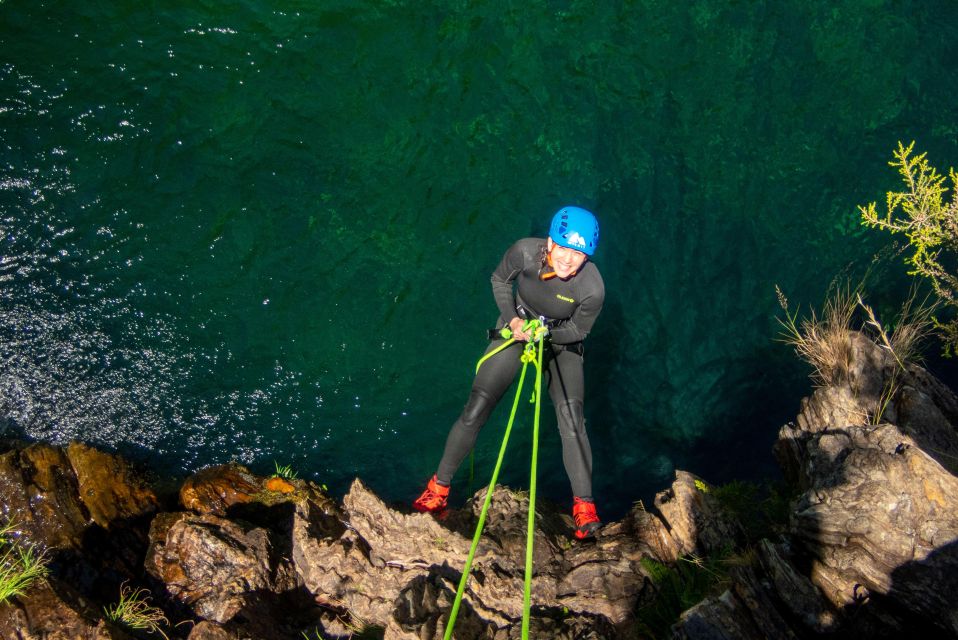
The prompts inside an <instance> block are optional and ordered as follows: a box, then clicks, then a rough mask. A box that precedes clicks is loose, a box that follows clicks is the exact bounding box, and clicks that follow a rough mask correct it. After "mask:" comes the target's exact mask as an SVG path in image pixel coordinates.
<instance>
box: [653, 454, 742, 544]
mask: <svg viewBox="0 0 958 640" xmlns="http://www.w3.org/2000/svg"><path fill="white" fill-rule="evenodd" d="M655 507H656V509H658V510H659V512H660V513H661V514H662V518H663V519H664V520H665V523H666V526H667V527H668V531H669V534H670V536H671V537H672V540H673V541H674V542H675V545H676V553H677V555H678V556H683V555H688V554H696V555H707V554H709V553H712V552H716V551H721V550H722V549H726V548H730V547H733V546H737V545H738V544H739V543H741V542H742V541H743V540H744V534H743V532H742V529H741V526H740V525H739V524H738V523H737V522H735V521H734V520H733V519H731V518H730V517H729V516H728V515H727V513H726V512H725V511H724V510H723V509H722V507H721V505H719V503H718V500H717V499H716V498H715V496H713V495H712V494H711V493H710V492H709V487H708V485H707V484H706V483H705V482H704V481H703V480H702V479H701V478H698V477H696V476H694V475H692V474H691V473H689V472H687V471H680V470H677V471H676V472H675V482H673V483H672V486H671V488H669V489H667V490H665V491H662V492H659V493H658V494H656V496H655Z"/></svg>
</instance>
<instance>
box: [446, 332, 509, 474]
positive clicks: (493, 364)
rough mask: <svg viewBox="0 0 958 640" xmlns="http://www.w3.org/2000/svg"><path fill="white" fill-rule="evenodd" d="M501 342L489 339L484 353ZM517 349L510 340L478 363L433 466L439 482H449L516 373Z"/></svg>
mask: <svg viewBox="0 0 958 640" xmlns="http://www.w3.org/2000/svg"><path fill="white" fill-rule="evenodd" d="M501 344H502V341H499V340H496V341H493V342H492V343H491V344H490V345H489V348H488V349H487V350H486V353H488V352H489V351H491V350H493V349H495V348H496V347H498V346H500V345H501ZM521 351H522V345H521V344H518V343H517V344H514V345H512V346H510V347H507V348H506V349H504V350H503V351H500V352H499V353H497V354H496V355H494V356H492V357H491V358H489V359H488V360H486V361H485V362H483V363H482V366H481V367H479V372H478V373H477V374H476V378H475V380H474V381H473V383H472V389H471V390H470V392H469V400H468V401H467V402H466V406H465V407H464V408H463V410H462V413H461V414H460V416H459V419H458V420H456V422H455V424H453V425H452V429H450V430H449V435H448V436H447V437H446V447H445V449H444V450H443V454H442V459H441V460H440V461H439V467H438V469H437V470H436V477H437V478H438V479H439V483H440V484H443V485H449V484H450V483H451V482H452V477H453V476H454V475H455V474H456V470H457V469H459V465H460V464H462V461H463V460H464V459H465V457H466V456H467V455H469V452H470V451H472V447H473V446H474V445H475V444H476V437H477V436H478V435H479V430H480V429H482V425H484V424H485V423H486V420H488V419H489V414H491V413H492V410H493V409H494V408H495V407H496V404H498V402H499V399H500V398H502V394H504V393H505V391H506V389H508V388H509V385H510V384H512V380H513V379H514V378H515V377H516V372H517V371H518V370H519V354H520V353H521Z"/></svg>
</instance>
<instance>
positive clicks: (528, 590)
mask: <svg viewBox="0 0 958 640" xmlns="http://www.w3.org/2000/svg"><path fill="white" fill-rule="evenodd" d="M522 328H523V330H524V331H528V330H530V329H531V330H532V331H533V333H534V338H533V339H534V340H535V341H536V342H537V343H538V344H539V353H538V358H537V357H536V353H535V345H534V344H533V343H532V342H529V343H527V344H526V346H525V347H524V348H523V351H522V355H521V356H520V360H521V361H522V373H521V374H520V375H519V386H518V388H517V389H516V397H515V398H514V399H513V401H512V412H511V413H510V414H509V422H508V423H507V424H506V432H505V433H504V434H503V436H502V445H501V446H500V447H499V458H498V459H497V460H496V466H495V469H493V471H492V479H491V480H490V481H489V488H488V489H486V499H485V501H484V502H483V504H482V510H481V511H480V512H479V522H478V523H477V524H476V532H475V534H474V535H473V537H472V545H471V546H470V547H469V555H467V556H466V565H465V567H463V570H462V577H461V578H460V579H459V587H458V589H456V599H455V600H454V601H453V603H452V609H451V610H450V611H449V621H448V622H447V623H446V631H445V633H444V634H443V640H450V638H452V630H453V628H454V627H455V625H456V617H457V616H458V615H459V606H460V605H461V604H462V597H463V594H464V593H465V591H466V584H467V583H468V582H469V573H470V572H471V571H472V561H473V559H474V558H475V556H476V549H477V548H478V547H479V538H480V537H481V536H482V528H483V527H484V526H485V523H486V514H487V513H488V512H489V505H490V504H491V503H492V493H493V491H494V489H495V487H496V480H498V479H499V470H500V469H501V468H502V460H503V458H505V455H506V445H507V444H508V443H509V434H510V433H511V432H512V425H513V423H514V422H515V419H516V410H517V409H518V408H519V398H520V397H521V396H522V386H523V384H524V383H525V379H526V369H527V368H528V367H529V364H530V363H532V364H534V365H535V366H536V382H535V384H536V388H535V391H534V400H535V405H536V408H535V417H534V419H533V428H532V478H531V481H530V485H529V528H528V532H527V534H526V570H525V588H524V591H523V598H522V640H529V612H530V609H531V602H532V597H531V596H532V544H533V538H534V536H533V531H534V526H535V513H536V509H535V504H536V465H537V463H538V457H539V409H540V404H539V400H540V398H541V396H542V349H543V344H544V343H545V340H543V338H544V337H545V335H547V334H548V330H547V329H545V327H543V326H542V324H541V323H540V322H539V321H538V320H529V321H527V322H526V323H525V324H524V325H523V327H522ZM506 331H507V330H506V329H503V334H502V337H503V338H506V337H507V334H506ZM513 342H515V338H511V337H510V338H509V339H508V340H506V342H505V343H504V344H502V345H500V346H499V347H497V348H496V349H494V350H493V351H490V352H489V353H487V354H486V355H484V356H483V357H482V358H480V359H479V362H478V363H477V364H476V372H477V373H478V372H479V367H481V366H482V363H483V362H485V361H486V360H488V359H489V358H490V357H492V356H493V355H495V354H497V353H499V352H500V351H502V350H503V349H505V348H506V347H508V346H509V345H511V344H512V343H513ZM470 477H471V471H470Z"/></svg>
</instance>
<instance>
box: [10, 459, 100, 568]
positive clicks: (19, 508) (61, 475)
mask: <svg viewBox="0 0 958 640" xmlns="http://www.w3.org/2000/svg"><path fill="white" fill-rule="evenodd" d="M0 505H2V509H3V518H4V519H6V520H7V521H9V522H13V523H14V524H15V526H16V528H17V530H18V531H19V532H20V533H21V534H22V537H23V539H24V540H25V541H27V542H29V543H32V544H36V545H39V546H41V547H43V548H46V549H57V548H79V547H80V546H81V545H82V542H83V532H84V531H85V530H86V528H87V525H88V524H89V514H88V512H87V510H86V508H85V507H84V506H83V503H82V502H81V501H80V495H79V487H78V485H77V479H76V475H75V474H74V473H73V469H72V467H71V466H70V462H69V460H68V459H67V456H66V454H65V453H64V451H63V449H61V448H60V447H54V446H51V445H48V444H40V443H38V444H31V445H29V446H20V447H17V448H14V449H12V450H10V451H7V452H5V453H4V454H2V455H0Z"/></svg>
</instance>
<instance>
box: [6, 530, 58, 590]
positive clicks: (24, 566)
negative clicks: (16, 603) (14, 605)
mask: <svg viewBox="0 0 958 640" xmlns="http://www.w3.org/2000/svg"><path fill="white" fill-rule="evenodd" d="M14 527H15V525H14V523H13V522H8V523H7V524H6V525H4V526H2V527H0V603H2V602H6V601H7V600H8V599H10V598H12V597H14V596H22V595H24V594H25V593H26V592H27V590H28V589H29V588H30V586H31V585H32V584H33V583H34V582H35V581H37V580H42V579H43V578H45V577H46V576H47V574H48V573H49V571H48V569H47V556H46V553H44V552H40V553H37V551H36V550H35V548H34V547H33V546H26V545H22V544H20V543H19V542H17V541H15V540H13V539H12V538H11V537H10V533H11V532H12V531H13V530H14Z"/></svg>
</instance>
